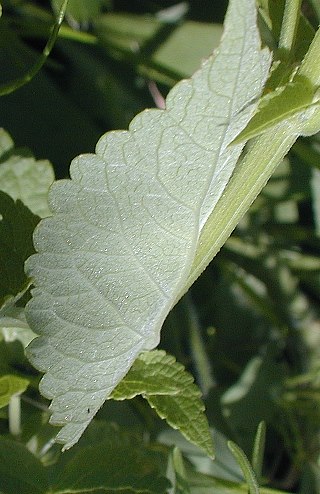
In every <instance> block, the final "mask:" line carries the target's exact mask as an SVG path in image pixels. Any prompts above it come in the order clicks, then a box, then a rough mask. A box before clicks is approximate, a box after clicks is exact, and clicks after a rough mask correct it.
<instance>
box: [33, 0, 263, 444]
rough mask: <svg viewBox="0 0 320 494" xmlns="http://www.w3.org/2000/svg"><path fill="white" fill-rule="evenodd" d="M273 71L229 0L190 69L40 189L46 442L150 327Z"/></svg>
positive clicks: (251, 18) (188, 258)
mask: <svg viewBox="0 0 320 494" xmlns="http://www.w3.org/2000/svg"><path fill="white" fill-rule="evenodd" d="M269 66H270V56H269V53H268V52H267V51H266V50H261V48H260V38H259V34H258V30H257V25H256V11H255V2H254V0H231V1H230V4H229V9H228V13H227V16H226V20H225V30H224V35H223V37H222V41H221V44H220V47H219V48H218V50H217V51H216V52H215V53H214V55H213V56H212V57H211V58H210V59H208V60H207V61H206V62H204V64H203V66H202V67H201V69H200V70H199V71H198V72H196V73H195V75H194V76H193V77H192V78H191V79H189V80H185V81H182V82H181V83H179V84H178V85H177V86H175V87H174V88H173V89H172V91H171V92H170V93H169V95H168V97H167V101H166V110H156V109H154V110H146V111H144V112H142V113H141V114H139V115H138V116H137V117H135V118H134V119H133V121H132V122H131V124H130V126H129V130H128V131H114V132H108V133H107V134H105V135H104V136H103V137H102V138H101V139H100V141H99V142H98V144H97V147H96V153H95V154H91V155H83V156H79V157H78V158H76V159H75V160H73V162H72V164H71V167H70V176H71V179H70V180H64V181H58V182H56V183H55V184H54V185H53V186H52V188H51V192H50V198H49V200H50V208H51V211H52V217H50V218H47V219H45V220H42V221H41V223H40V225H39V227H38V228H37V230H36V233H35V236H34V242H35V247H36V250H37V252H38V253H37V254H36V255H34V256H32V257H31V258H30V259H29V261H28V262H27V266H26V270H27V274H28V275H29V276H31V277H32V278H33V279H34V284H35V288H34V290H33V298H32V300H31V301H30V302H29V304H28V306H27V319H28V322H29V324H30V326H31V328H32V329H33V330H34V331H35V332H37V333H38V334H39V335H40V337H39V338H36V339H35V340H34V341H33V342H32V343H31V345H30V347H29V357H30V360H31V362H32V363H33V364H34V365H35V366H36V367H37V368H38V369H39V370H41V371H43V372H45V375H44V377H43V379H42V381H41V388H40V389H41V392H42V393H43V395H44V396H46V397H48V398H49V399H51V400H52V403H51V410H52V417H51V422H52V423H53V424H57V425H61V426H63V428H62V429H61V431H60V432H59V434H58V436H57V441H59V442H62V443H63V444H64V448H65V449H67V448H69V447H71V446H72V445H73V444H74V443H75V442H77V440H78V439H79V437H80V436H81V434H82V433H83V431H84V430H85V428H86V427H87V425H88V424H89V423H90V421H91V419H92V418H93V416H94V415H95V413H96V412H97V411H98V410H99V408H100V407H101V405H102V404H103V403H104V401H105V399H106V398H107V396H108V395H109V394H110V393H111V391H112V390H113V389H114V388H115V387H116V385H117V384H118V383H119V382H120V381H121V379H122V378H123V377H124V376H125V374H126V373H127V372H128V370H129V369H130V367H131V365H132V363H133V362H134V360H135V359H136V358H137V356H138V355H139V354H140V352H141V351H143V350H150V349H153V348H155V347H156V346H157V344H158V342H159V337H160V336H159V335H160V329H161V326H162V324H163V321H164V319H165V317H166V316H167V314H168V312H169V310H170V309H171V307H172V305H173V304H174V301H175V299H176V297H177V295H178V294H179V293H180V291H181V289H182V287H183V286H184V284H185V282H186V279H187V277H188V274H189V271H190V267H191V265H192V262H193V259H194V256H195V252H196V249H197V243H198V239H199V235H200V233H201V229H202V227H203V225H204V224H205V222H206V220H207V218H208V216H209V215H210V213H211V212H212V210H213V208H214V207H215V205H216V203H217V201H218V199H219V198H220V197H221V194H222V193H223V191H224V188H225V186H226V184H227V182H228V180H229V178H230V176H231V174H232V171H233V169H234V167H235V165H236V162H237V160H238V157H239V155H240V153H241V151H242V148H243V145H244V143H241V144H238V145H235V146H228V145H229V143H231V142H232V141H233V140H234V138H235V137H236V136H237V134H238V133H239V132H241V130H243V128H244V127H245V126H246V125H247V123H248V121H249V119H250V117H251V115H252V113H253V112H254V110H255V108H256V102H257V100H258V98H259V96H260V94H261V92H262V89H263V86H264V84H265V81H266V78H267V75H268V71H269Z"/></svg>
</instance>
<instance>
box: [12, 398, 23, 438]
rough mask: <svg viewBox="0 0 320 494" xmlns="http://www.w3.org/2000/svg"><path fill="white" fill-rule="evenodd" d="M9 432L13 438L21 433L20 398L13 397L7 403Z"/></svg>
mask: <svg viewBox="0 0 320 494" xmlns="http://www.w3.org/2000/svg"><path fill="white" fill-rule="evenodd" d="M9 431H10V434H12V435H13V436H19V434H20V432H21V397H20V395H13V396H11V398H10V401H9Z"/></svg>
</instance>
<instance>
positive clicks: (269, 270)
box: [0, 0, 320, 494]
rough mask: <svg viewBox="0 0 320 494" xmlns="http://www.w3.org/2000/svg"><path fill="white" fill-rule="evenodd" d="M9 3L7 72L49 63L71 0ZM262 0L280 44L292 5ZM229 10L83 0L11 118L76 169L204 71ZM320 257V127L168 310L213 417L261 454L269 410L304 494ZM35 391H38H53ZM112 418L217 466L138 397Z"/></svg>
mask: <svg viewBox="0 0 320 494" xmlns="http://www.w3.org/2000/svg"><path fill="white" fill-rule="evenodd" d="M1 3H2V7H3V17H2V19H1V22H0V66H1V68H2V69H1V71H0V84H3V83H7V82H9V81H11V80H14V79H15V78H17V77H19V76H21V75H23V74H24V73H25V72H26V71H27V70H28V68H29V67H30V66H31V65H32V64H33V63H34V62H35V61H36V60H37V58H38V57H39V55H40V53H41V51H42V49H43V47H44V45H45V43H46V40H47V38H48V36H49V32H50V27H51V26H52V23H53V19H54V17H53V11H57V9H58V8H59V1H58V0H52V2H51V3H50V2H49V1H45V0H42V1H41V0H39V1H25V0H5V1H2V2H1ZM259 3H260V4H261V5H262V4H266V3H268V5H269V8H270V12H271V14H272V15H273V17H274V24H273V30H269V31H268V30H267V29H266V26H265V24H264V23H263V19H260V21H261V26H262V33H263V36H264V42H266V43H268V44H269V45H270V46H271V47H272V46H273V45H275V44H276V41H277V39H276V37H277V33H278V32H279V26H280V24H279V22H278V24H277V21H279V15H281V9H282V8H283V2H282V1H276V0H273V1H272V0H271V1H269V2H266V1H265V0H261V1H260V2H259ZM226 6H227V1H226V0H223V1H222V0H219V1H218V0H202V1H198V0H190V1H185V2H180V3H177V0H127V1H125V0H114V1H111V0H86V1H84V0H70V2H69V7H68V11H67V15H66V22H65V23H64V24H63V26H62V28H61V31H60V36H59V39H58V41H57V43H56V45H55V47H54V50H53V53H52V54H51V56H50V58H49V60H48V61H47V63H46V65H45V67H44V68H43V69H42V71H41V72H40V73H39V74H38V75H37V76H36V77H35V78H34V79H33V80H32V81H31V82H30V83H29V84H27V85H25V86H24V87H22V88H21V89H19V90H17V91H15V92H14V93H12V94H10V95H8V96H4V97H2V98H1V99H0V125H1V126H2V127H4V128H5V129H6V130H7V131H8V132H9V133H10V134H11V135H12V137H13V138H14V140H15V142H16V145H17V146H20V147H24V146H27V147H28V148H30V149H32V151H33V152H34V154H35V155H36V157H37V158H46V159H49V160H51V162H52V163H53V165H54V168H55V172H56V176H57V177H65V176H67V173H68V166H69V163H70V160H71V159H72V158H73V157H75V156H76V155H77V154H79V153H82V152H92V151H93V149H94V146H95V143H96V142H97V140H98V138H99V137H100V135H101V134H102V133H104V132H105V131H107V130H109V129H115V128H126V127H127V126H128V123H129V122H130V120H131V119H132V117H133V116H134V115H135V114H136V113H137V112H139V111H141V110H142V109H144V108H145V107H151V106H156V105H160V106H161V104H162V103H163V99H162V98H163V96H165V95H166V93H167V92H168V90H169V89H170V87H172V85H173V84H174V83H176V82H177V81H179V80H180V79H181V78H183V77H187V76H189V75H191V74H192V72H193V71H194V70H195V69H196V68H197V67H198V66H199V65H200V63H201V60H202V59H203V58H205V57H206V56H208V55H209V54H210V53H211V52H212V49H213V48H214V47H215V46H217V44H218V41H219V38H220V36H221V22H222V20H223V17H224V13H225V9H226ZM303 12H304V14H305V15H306V17H307V19H308V23H309V24H308V29H309V32H310V33H312V26H313V27H316V26H317V25H318V24H319V20H320V7H319V2H318V0H310V1H309V2H304V3H303ZM302 38H303V36H302ZM302 38H301V39H302ZM301 50H302V48H301ZM319 253H320V136H319V135H316V136H314V137H312V138H305V139H301V140H300V141H298V142H297V144H296V145H295V146H294V147H293V149H292V152H291V153H290V155H289V156H288V157H287V158H286V159H285V160H284V162H283V163H282V164H281V165H280V166H279V168H278V170H277V172H276V173H275V175H274V176H273V177H272V179H271V180H270V182H269V183H268V185H267V186H266V187H265V189H264V190H263V192H262V193H261V195H260V196H259V197H258V199H257V200H256V201H255V203H254V204H253V206H252V207H251V209H250V211H249V212H248V213H247V215H246V216H245V218H243V220H242V221H241V223H240V225H239V226H238V228H237V229H236V231H235V232H234V234H233V235H232V237H231V238H230V239H229V240H228V241H227V243H226V245H225V247H224V248H223V249H222V251H221V252H220V253H219V255H218V256H217V258H216V259H214V261H213V262H212V263H211V264H210V266H209V267H208V268H207V270H206V271H205V272H204V273H203V275H202V276H201V277H200V278H199V279H198V281H197V282H196V283H195V285H194V286H193V287H192V289H191V290H190V291H189V293H188V294H187V295H186V296H185V297H184V298H183V299H182V300H181V301H180V303H179V304H178V305H177V306H176V307H175V308H174V310H173V311H172V312H171V313H170V315H169V317H168V319H167V321H166V323H165V325H164V329H163V336H162V340H161V347H162V348H164V349H166V350H167V351H168V352H170V353H172V354H174V355H175V356H176V358H177V359H178V360H179V361H180V362H182V363H183V364H184V365H185V366H186V367H187V369H189V370H190V371H191V372H192V373H193V375H194V376H195V379H196V381H197V383H198V385H199V386H200V388H201V390H202V392H203V395H204V400H205V403H206V408H207V415H208V419H209V422H210V425H211V426H212V428H213V429H215V430H217V431H219V432H220V433H223V434H224V435H225V436H227V437H228V438H230V439H232V440H233V441H235V442H236V443H237V444H239V445H240V446H241V447H242V448H243V449H244V451H246V452H247V453H248V454H250V451H251V448H252V443H253V440H254V434H255V431H256V428H257V425H258V423H259V422H260V421H261V420H265V421H266V423H267V443H266V455H265V465H264V471H263V474H264V476H265V478H266V479H267V481H268V482H269V485H271V486H273V487H275V488H281V489H284V490H288V491H291V492H299V493H301V494H307V493H308V494H313V493H315V494H316V493H318V492H320V467H319V452H320V447H319V446H320V443H319V441H320V437H319V425H320V317H319V316H320V307H319V296H320V258H319ZM1 345H2V343H1ZM12 345H13V346H14V345H16V343H14V344H12ZM13 346H12V348H11V347H10V352H9V353H10V355H9V357H8V346H7V354H6V356H3V359H4V360H6V361H8V364H6V365H8V366H9V367H10V365H11V366H17V365H18V364H17V362H18V361H19V359H21V358H22V357H21V352H20V350H17V349H16V348H13ZM0 351H1V353H2V354H3V355H4V353H3V348H2V349H0ZM19 352H20V353H19ZM15 359H16V360H15ZM12 362H13V363H12ZM19 362H20V364H19V365H20V366H21V365H22V364H21V361H19ZM24 365H25V366H26V367H25V368H26V369H28V367H27V364H24ZM28 372H29V373H30V372H31V371H30V369H29V370H28ZM33 379H34V380H35V381H36V380H37V377H36V376H34V378H33ZM29 393H30V396H29V400H36V401H39V400H42V399H41V398H39V396H38V395H37V394H36V392H35V391H32V390H31V391H29ZM42 402H44V400H42ZM24 414H25V423H24V434H25V438H26V441H27V440H30V437H32V434H33V433H35V431H36V427H40V423H41V421H42V419H41V418H40V415H41V412H40V411H37V410H36V409H33V408H32V405H30V404H25V410H24ZM3 418H4V419H5V415H4V416H3ZM98 418H100V419H101V420H104V419H106V418H107V419H108V420H113V421H115V422H117V423H118V424H120V426H123V427H130V428H133V429H134V430H135V429H137V430H144V429H147V430H148V431H149V433H150V434H151V437H153V438H157V437H159V434H160V437H162V441H164V442H166V443H167V444H179V445H180V447H181V449H182V451H185V452H186V454H187V455H189V459H192V461H193V463H194V464H195V465H196V466H197V468H198V469H199V470H200V471H203V472H205V473H209V474H210V473H212V468H213V467H212V465H209V464H207V463H206V460H205V459H204V458H203V457H199V454H198V453H194V452H193V451H191V450H190V447H189V449H188V446H187V445H185V444H184V443H183V441H182V440H181V438H179V437H176V435H175V434H176V433H174V432H172V431H168V430H164V424H163V423H162V422H161V421H160V420H158V419H157V418H155V416H154V414H153V412H152V411H151V410H150V409H149V408H148V407H147V406H145V405H144V404H143V402H142V401H140V400H139V399H137V400H134V401H133V402H132V403H131V402H130V403H112V402H111V403H108V406H107V407H106V406H105V407H104V408H103V409H102V410H101V412H100V413H99V417H98ZM41 427H42V428H41V431H42V432H41V434H43V438H45V439H43V441H45V440H47V438H48V437H52V435H53V432H54V431H53V429H52V428H49V427H48V426H47V425H44V426H43V425H42V426H41ZM52 431H53V432H52ZM180 443H181V444H180ZM191 449H192V448H191ZM197 455H198V456H197ZM220 459H221V461H222V458H220ZM218 460H219V452H218ZM50 461H52V459H51V460H50ZM227 461H228V462H230V458H229V460H227ZM201 492H202V491H201ZM203 492H207V491H203ZM208 492H211V491H209V490H208Z"/></svg>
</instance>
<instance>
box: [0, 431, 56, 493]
mask: <svg viewBox="0 0 320 494" xmlns="http://www.w3.org/2000/svg"><path fill="white" fill-rule="evenodd" d="M47 487H48V485H47V478H46V473H45V468H44V466H43V465H42V464H41V462H40V461H39V460H38V459H37V458H36V457H35V456H34V455H33V454H32V453H30V451H28V450H27V448H26V447H25V446H24V445H23V444H20V443H17V442H15V441H10V440H9V439H4V438H2V437H0V492H1V494H2V493H3V494H17V493H19V494H45V493H47V492H48V491H47Z"/></svg>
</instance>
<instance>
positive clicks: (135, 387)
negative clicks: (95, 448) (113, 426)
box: [110, 350, 214, 459]
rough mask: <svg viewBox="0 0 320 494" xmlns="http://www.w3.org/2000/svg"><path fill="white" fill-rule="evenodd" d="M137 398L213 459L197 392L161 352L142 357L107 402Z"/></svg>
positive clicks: (172, 361) (191, 383) (169, 358)
mask: <svg viewBox="0 0 320 494" xmlns="http://www.w3.org/2000/svg"><path fill="white" fill-rule="evenodd" d="M137 395H142V396H143V397H144V398H145V399H146V400H147V401H148V403H149V404H150V406H151V407H152V408H154V409H155V410H156V412H157V414H158V415H159V417H160V418H162V419H165V420H166V421H167V423H168V424H169V425H171V427H173V428H174V429H179V431H180V432H181V433H182V434H183V435H184V436H185V437H186V438H187V439H188V440H189V441H191V442H192V443H194V444H196V445H197V446H199V448H201V449H202V450H203V451H205V453H206V454H207V455H208V456H209V457H210V458H212V459H213V458H214V451H213V446H212V438H211V434H210V430H209V424H208V421H207V419H206V416H205V414H204V404H203V402H202V400H201V398H200V397H201V393H200V390H199V388H198V387H197V386H196V385H195V384H194V379H193V377H192V376H191V375H190V374H189V373H188V372H186V371H185V369H184V367H183V366H182V365H181V364H179V363H178V362H176V360H175V359H174V357H172V356H171V355H167V354H166V353H165V352H164V351H163V350H153V351H152V352H144V353H142V354H141V355H139V357H138V358H137V359H136V361H135V362H134V364H133V366H132V367H131V369H130V371H129V372H128V374H127V375H126V376H125V377H124V379H122V381H121V382H120V383H119V384H118V386H117V387H116V388H115V390H114V391H113V392H112V394H111V396H110V398H112V399H116V400H123V399H128V398H133V397H134V396H137ZM186 409H188V414H186V413H185V410H186Z"/></svg>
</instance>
